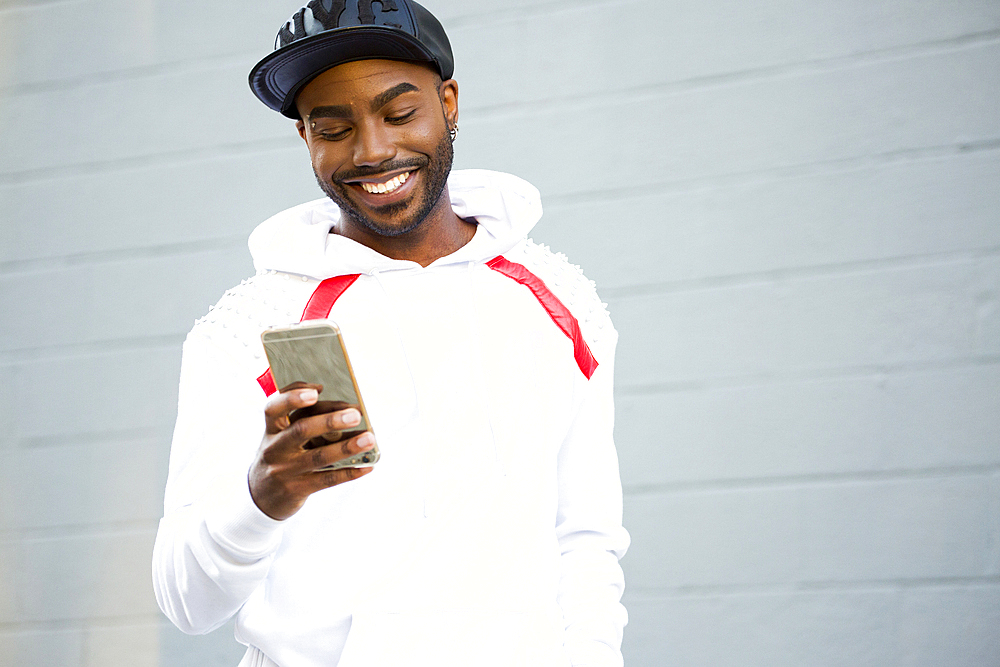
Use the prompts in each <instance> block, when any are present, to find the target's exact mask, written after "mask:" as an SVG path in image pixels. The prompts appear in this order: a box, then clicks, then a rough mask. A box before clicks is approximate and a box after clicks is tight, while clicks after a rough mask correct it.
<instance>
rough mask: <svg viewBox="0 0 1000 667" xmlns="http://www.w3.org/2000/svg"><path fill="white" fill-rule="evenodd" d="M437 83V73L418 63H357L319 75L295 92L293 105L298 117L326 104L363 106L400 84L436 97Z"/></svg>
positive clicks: (396, 61)
mask: <svg viewBox="0 0 1000 667" xmlns="http://www.w3.org/2000/svg"><path fill="white" fill-rule="evenodd" d="M437 79H438V75H437V72H435V71H434V70H432V69H431V68H430V67H425V66H424V65H421V64H419V63H412V62H405V61H400V60H358V61H356V62H350V63H343V64H341V65H337V66H336V67H332V68H330V69H328V70H326V71H325V72H323V73H321V74H319V75H318V76H317V77H316V78H315V79H313V80H312V81H310V82H309V83H308V84H306V86H305V87H304V88H303V89H302V91H301V92H299V94H298V96H297V97H296V98H295V104H296V106H298V108H299V113H300V114H303V113H308V112H309V110H310V109H312V108H314V107H316V106H322V105H327V104H338V105H345V104H347V105H355V104H365V103H368V102H370V101H371V100H372V99H373V98H375V97H376V96H377V95H379V94H380V93H382V92H384V91H385V90H388V89H389V88H392V87H393V86H396V85H399V84H400V83H410V84H413V85H414V86H416V87H417V88H418V89H419V90H420V92H421V93H427V92H428V91H430V92H434V93H435V94H436V90H437Z"/></svg>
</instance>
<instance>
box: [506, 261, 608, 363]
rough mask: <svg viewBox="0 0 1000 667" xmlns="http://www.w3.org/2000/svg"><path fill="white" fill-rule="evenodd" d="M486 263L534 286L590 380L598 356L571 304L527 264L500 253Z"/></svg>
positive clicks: (517, 280)
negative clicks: (591, 349)
mask: <svg viewBox="0 0 1000 667" xmlns="http://www.w3.org/2000/svg"><path fill="white" fill-rule="evenodd" d="M486 266H488V267H490V268H491V269H493V270H494V271H496V272H498V273H502V274H503V275H505V276H507V277H508V278H510V279H511V280H514V281H516V282H518V283H520V284H522V285H524V286H525V287H527V288H528V289H529V290H531V293H532V294H534V295H535V298H536V299H538V303H540V304H541V305H542V308H544V309H545V312H547V313H548V314H549V317H551V318H552V321H553V322H555V323H556V326H557V327H559V329H560V330H561V331H562V332H563V333H564V334H566V337H567V338H569V339H570V341H572V342H573V356H574V358H575V359H576V365H577V366H579V367H580V371H581V372H582V373H583V375H584V376H585V377H586V378H587V379H588V380H589V379H590V378H591V376H593V375H594V371H596V370H597V359H594V355H593V354H592V353H591V352H590V347H589V346H588V345H587V341H585V340H584V339H583V332H582V331H580V322H579V321H577V319H576V318H575V317H574V316H573V313H571V312H570V310H569V308H567V307H566V306H565V305H564V304H563V302H562V301H560V300H559V297H557V296H556V295H555V294H553V293H552V290H550V289H549V288H548V286H547V285H546V284H545V283H544V282H543V281H542V279H541V278H539V277H538V276H536V275H535V274H534V273H532V272H531V271H529V270H528V268H527V267H525V266H524V265H522V264H518V263H517V262H512V261H510V260H509V259H507V258H506V257H504V256H503V255H498V256H497V257H494V258H493V259H491V260H490V261H488V262H486Z"/></svg>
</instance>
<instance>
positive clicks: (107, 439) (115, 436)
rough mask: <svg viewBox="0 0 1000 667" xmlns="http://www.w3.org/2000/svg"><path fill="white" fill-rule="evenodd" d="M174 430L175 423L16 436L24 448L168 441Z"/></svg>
mask: <svg viewBox="0 0 1000 667" xmlns="http://www.w3.org/2000/svg"><path fill="white" fill-rule="evenodd" d="M172 432H173V425H163V426H159V427H156V426H150V427H144V428H127V429H106V430H98V431H75V432H69V433H59V434H58V435H55V436H22V437H19V438H16V440H15V441H16V443H17V445H18V446H20V447H23V448H24V449H44V448H47V447H66V446H73V447H89V446H92V445H103V444H114V443H132V444H134V443H139V442H156V441H159V442H167V441H169V440H170V435H171V433H172Z"/></svg>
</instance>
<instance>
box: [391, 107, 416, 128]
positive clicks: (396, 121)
mask: <svg viewBox="0 0 1000 667" xmlns="http://www.w3.org/2000/svg"><path fill="white" fill-rule="evenodd" d="M415 113H417V110H416V109H410V110H409V111H407V112H406V113H403V114H398V115H394V116H386V117H385V122H387V123H392V124H393V125H402V124H403V123H405V122H406V121H408V120H410V118H412V117H413V114H415Z"/></svg>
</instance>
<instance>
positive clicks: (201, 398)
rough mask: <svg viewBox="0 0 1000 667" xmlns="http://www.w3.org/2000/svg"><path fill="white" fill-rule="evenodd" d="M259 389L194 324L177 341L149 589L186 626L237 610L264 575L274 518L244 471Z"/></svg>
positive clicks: (258, 430) (195, 628) (199, 630)
mask: <svg viewBox="0 0 1000 667" xmlns="http://www.w3.org/2000/svg"><path fill="white" fill-rule="evenodd" d="M263 404H264V395H263V392H261V391H260V388H259V386H258V385H257V383H256V382H255V381H254V380H253V378H248V377H247V372H246V371H245V370H241V369H240V367H239V366H238V364H237V363H236V362H235V360H234V359H233V358H232V357H231V356H229V355H228V353H227V352H226V351H224V350H222V349H220V348H219V347H218V346H217V345H215V344H214V343H213V341H212V340H211V339H210V338H209V337H208V336H207V335H204V334H203V333H202V332H200V331H199V327H198V326H196V327H195V330H193V331H192V333H191V334H189V335H188V338H187V340H186V341H185V343H184V350H183V357H182V361H181V378H180V391H179V397H178V412H177V424H176V427H175V430H174V437H173V443H172V445H171V451H170V469H169V475H168V479H167V487H166V493H165V498H164V514H163V518H162V519H161V520H160V524H159V529H158V531H157V534H156V544H155V546H154V548H153V590H154V592H155V595H156V601H157V603H158V604H159V605H160V609H162V610H163V613H164V614H166V615H167V617H168V618H170V620H171V621H173V623H174V624H175V625H176V626H177V627H178V628H180V629H181V630H182V631H184V632H186V633H189V634H203V633H207V632H210V631H212V630H214V629H216V628H217V627H219V626H220V625H222V624H223V623H225V622H226V621H227V620H228V619H229V618H230V617H231V616H232V615H233V614H235V613H236V612H237V611H238V610H239V608H240V607H241V606H242V605H243V603H244V602H245V601H246V600H247V599H248V598H249V597H250V595H251V594H252V593H253V591H254V590H255V589H256V588H257V587H258V586H259V584H260V583H261V582H262V581H263V580H264V578H265V577H266V576H267V572H268V569H269V567H270V564H271V561H272V559H273V557H274V553H275V551H276V550H277V548H278V546H279V544H280V542H281V534H282V528H281V525H282V524H281V522H279V521H275V520H273V519H271V518H270V517H268V516H267V515H265V514H264V513H262V512H261V511H260V510H259V509H258V508H257V506H256V505H255V504H254V502H253V499H252V498H251V497H250V491H249V487H248V485H247V472H248V470H249V466H250V464H251V462H252V460H253V456H254V454H255V453H256V451H257V447H258V445H259V443H260V439H261V434H262V433H263Z"/></svg>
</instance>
